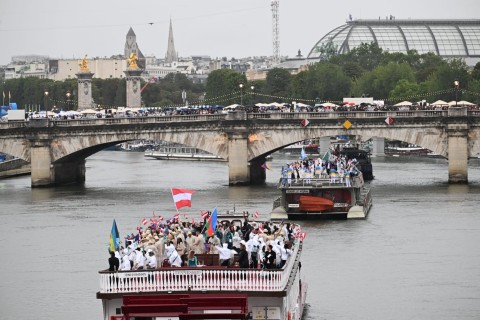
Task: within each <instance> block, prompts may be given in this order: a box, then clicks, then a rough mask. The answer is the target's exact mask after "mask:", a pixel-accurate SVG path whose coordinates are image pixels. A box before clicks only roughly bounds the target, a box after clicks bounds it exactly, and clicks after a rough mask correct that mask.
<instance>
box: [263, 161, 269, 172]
mask: <svg viewBox="0 0 480 320" xmlns="http://www.w3.org/2000/svg"><path fill="white" fill-rule="evenodd" d="M261 167H262V168H263V169H268V170H270V165H269V164H268V163H267V161H265V162H264V163H263V164H262V165H261Z"/></svg>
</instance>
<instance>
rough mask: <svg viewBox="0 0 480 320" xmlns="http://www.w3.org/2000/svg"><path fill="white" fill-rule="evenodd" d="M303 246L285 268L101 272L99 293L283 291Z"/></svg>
mask: <svg viewBox="0 0 480 320" xmlns="http://www.w3.org/2000/svg"><path fill="white" fill-rule="evenodd" d="M301 248H302V243H301V242H298V243H296V244H295V246H294V248H293V253H292V256H291V257H290V258H289V260H288V261H287V264H286V265H285V266H284V268H283V269H276V270H260V269H238V268H226V267H193V268H190V267H181V268H160V269H156V270H139V271H119V272H110V271H100V272H99V273H100V293H129V292H182V291H196V292H208V291H259V292H276V291H277V292H278V291H284V290H285V289H286V287H287V285H288V281H289V278H290V276H291V274H292V270H293V268H294V266H295V264H296V262H297V260H299V259H300V253H301Z"/></svg>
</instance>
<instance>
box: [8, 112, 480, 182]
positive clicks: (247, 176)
mask: <svg viewBox="0 0 480 320" xmlns="http://www.w3.org/2000/svg"><path fill="white" fill-rule="evenodd" d="M387 117H391V118H392V119H393V123H392V124H390V125H388V124H387V123H386V122H385V119H386V118H387ZM302 119H308V120H309V124H308V125H307V126H303V125H302V124H301V120H302ZM345 120H349V121H350V122H351V123H352V127H351V128H349V129H345V128H344V126H343V124H344V122H345ZM340 134H348V135H356V136H357V137H361V139H362V140H367V139H369V138H371V137H378V138H388V139H392V140H400V141H405V142H408V143H412V144H416V145H420V146H422V147H424V148H428V149H430V150H432V151H433V152H435V153H437V154H440V155H442V156H444V157H445V158H447V159H448V177H449V179H448V180H449V182H452V183H465V182H468V158H469V157H471V156H473V155H475V154H478V153H480V140H479V137H480V111H468V110H467V109H466V108H450V109H449V110H448V111H432V110H429V111H388V112H330V113H248V114H247V113H244V112H232V113H228V114H213V115H188V116H162V117H135V118H113V119H78V120H48V119H35V120H30V121H25V122H24V121H21V122H8V123H2V124H0V152H4V153H7V154H9V155H13V156H15V157H18V158H21V159H23V160H25V161H27V162H30V163H31V170H32V187H47V186H54V185H59V184H65V183H74V182H83V181H84V180H85V159H86V158H87V157H89V156H90V155H92V154H94V153H96V152H98V151H100V150H102V149H104V148H106V147H109V146H112V145H115V144H118V143H121V142H125V141H130V140H140V139H147V140H163V141H168V142H175V143H181V144H184V145H188V146H194V147H197V148H199V149H202V150H205V151H208V152H210V153H212V154H215V155H217V156H220V157H222V158H224V159H226V160H227V161H228V166H229V184H230V185H242V184H250V183H262V182H264V181H265V171H264V169H263V168H261V164H262V163H263V162H264V161H265V157H266V156H267V155H269V154H271V153H273V152H275V151H277V150H279V149H281V148H283V147H285V146H288V145H290V144H293V143H296V142H299V141H303V140H306V139H313V138H320V140H321V145H320V148H321V150H323V152H325V151H326V150H327V148H328V146H329V143H330V139H329V137H331V136H335V135H340ZM382 141H383V140H382ZM374 149H375V146H374ZM382 152H383V151H382Z"/></svg>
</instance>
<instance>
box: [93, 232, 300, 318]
mask: <svg viewBox="0 0 480 320" xmlns="http://www.w3.org/2000/svg"><path fill="white" fill-rule="evenodd" d="M302 247H303V238H302V237H298V238H297V239H296V240H295V241H294V242H293V246H292V254H291V256H290V257H289V258H288V260H287V262H286V264H285V265H284V266H283V267H282V268H281V269H269V270H262V269H257V268H239V266H238V264H236V263H234V265H232V266H228V267H226V266H220V265H219V263H218V261H219V256H218V254H204V255H196V256H197V257H198V261H202V262H205V263H202V264H203V266H197V267H165V266H162V267H159V268H156V269H147V270H137V271H116V272H115V271H108V270H104V271H99V277H100V290H99V291H98V292H97V294H96V297H97V299H100V300H101V301H102V305H103V319H104V320H113V319H116V320H120V319H122V320H133V319H149V320H153V319H156V320H158V319H162V320H166V319H172V320H173V319H175V320H177V319H178V320H181V319H185V320H188V319H277V320H300V319H302V315H303V311H304V306H305V299H306V293H307V287H308V285H307V282H306V281H305V279H304V276H303V274H302V272H301V271H302V270H301V262H300V258H301V253H302ZM234 261H237V260H236V259H234ZM207 262H208V263H207Z"/></svg>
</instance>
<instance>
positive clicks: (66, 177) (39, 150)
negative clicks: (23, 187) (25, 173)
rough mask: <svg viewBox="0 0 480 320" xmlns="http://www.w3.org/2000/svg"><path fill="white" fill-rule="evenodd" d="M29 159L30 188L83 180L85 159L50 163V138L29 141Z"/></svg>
mask: <svg viewBox="0 0 480 320" xmlns="http://www.w3.org/2000/svg"><path fill="white" fill-rule="evenodd" d="M30 159H31V172H32V175H31V186H32V188H40V187H52V186H56V185H61V184H67V183H81V182H85V159H77V160H73V161H70V162H59V163H52V159H53V158H52V152H51V140H50V139H39V140H34V141H31V148H30Z"/></svg>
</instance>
